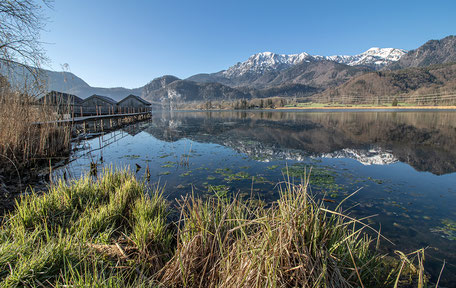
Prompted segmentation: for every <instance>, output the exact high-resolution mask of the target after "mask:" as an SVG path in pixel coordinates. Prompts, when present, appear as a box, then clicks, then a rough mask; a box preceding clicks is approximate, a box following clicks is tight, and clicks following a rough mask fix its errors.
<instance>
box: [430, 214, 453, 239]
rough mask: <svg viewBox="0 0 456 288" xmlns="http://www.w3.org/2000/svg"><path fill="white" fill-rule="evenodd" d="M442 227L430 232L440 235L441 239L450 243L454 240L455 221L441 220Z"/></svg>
mask: <svg viewBox="0 0 456 288" xmlns="http://www.w3.org/2000/svg"><path fill="white" fill-rule="evenodd" d="M441 223H442V225H440V226H438V227H436V228H433V229H431V232H433V233H438V234H440V235H441V236H442V237H443V238H446V239H448V240H451V241H455V240H456V221H454V220H451V219H443V220H442V222H441Z"/></svg>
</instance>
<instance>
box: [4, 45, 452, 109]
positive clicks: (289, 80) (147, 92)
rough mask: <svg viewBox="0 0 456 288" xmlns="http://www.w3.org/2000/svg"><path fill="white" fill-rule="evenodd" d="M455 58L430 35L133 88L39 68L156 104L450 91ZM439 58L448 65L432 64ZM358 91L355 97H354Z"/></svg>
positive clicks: (266, 56)
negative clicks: (419, 40)
mask: <svg viewBox="0 0 456 288" xmlns="http://www.w3.org/2000/svg"><path fill="white" fill-rule="evenodd" d="M454 62H456V37H455V36H448V37H446V38H444V39H441V40H430V41H428V42H426V43H425V44H424V45H422V46H421V47H419V48H417V49H415V50H412V51H406V50H403V49H397V48H376V47H374V48H371V49H368V50H367V51H365V52H363V53H360V54H357V55H333V56H320V55H310V54H308V53H305V52H303V53H300V54H291V55H284V54H276V53H272V52H262V53H258V54H255V55H252V56H250V57H249V58H248V59H247V60H245V61H244V62H239V63H236V64H234V65H233V66H231V67H229V68H227V69H226V70H222V71H219V72H215V73H206V74H196V75H193V76H190V77H188V78H187V79H179V78H177V77H175V76H171V75H165V76H162V77H158V78H156V79H153V80H152V81H150V82H149V83H147V84H145V85H144V86H142V87H138V88H135V89H127V88H122V87H117V88H101V87H91V86H90V85H88V84H87V83H86V82H85V81H84V80H82V79H81V78H79V77H77V76H76V75H74V74H73V73H70V72H55V71H50V70H43V69H41V70H40V71H41V75H43V77H42V79H44V82H45V84H46V87H47V89H48V90H49V91H51V90H57V91H62V92H67V93H71V94H75V95H78V96H80V97H82V98H85V97H88V96H90V95H92V94H100V95H106V96H110V97H112V98H114V99H116V100H119V99H121V98H123V97H125V96H126V95H128V94H136V95H140V96H142V97H143V98H145V99H147V100H149V101H151V102H153V103H155V104H165V103H166V104H170V103H179V102H205V101H212V100H214V101H219V100H223V101H232V100H235V99H250V98H266V97H274V96H279V97H280V96H285V97H291V96H293V97H301V98H302V97H314V98H315V99H320V100H321V99H327V98H331V99H332V100H334V98H336V97H338V95H347V94H353V95H357V97H359V96H363V97H367V98H369V97H374V96H375V94H376V93H377V94H378V93H380V92H379V91H381V92H382V93H392V94H396V93H413V92H415V91H416V90H418V89H422V90H423V91H427V90H429V89H431V90H433V91H447V90H448V89H452V88H454V87H453V86H455V85H454V83H453V82H454V80H453V79H454V77H453V76H454V69H455V67H453V66H452V65H451V64H449V63H454ZM439 64H446V65H443V66H439V67H433V66H432V65H439ZM429 66H431V67H429ZM417 67H421V68H417ZM423 67H424V68H423ZM13 70H15V72H16V73H15V75H20V76H16V78H11V77H10V79H11V81H10V82H13V83H14V82H17V83H23V78H24V77H28V78H30V75H27V73H28V72H27V71H26V72H23V70H21V69H20V68H16V69H13ZM18 71H19V72H18ZM0 73H1V74H4V75H5V74H6V73H7V71H5V69H3V70H2V69H0ZM24 75H25V76H24ZM384 76H385V77H384ZM380 78H382V81H380V80H378V79H380ZM423 79H424V80H423ZM390 80H391V81H390ZM393 80H394V81H393ZM421 80H423V81H421ZM414 83H415V84H414ZM401 85H402V86H403V87H402V88H401ZM404 87H405V88H404ZM430 87H431V88H430ZM442 87H444V88H442ZM372 89H373V90H372ZM360 93H362V94H360ZM328 95H329V96H328ZM322 97H323V98H322ZM357 97H354V98H353V99H352V100H354V101H356V99H358V98H357Z"/></svg>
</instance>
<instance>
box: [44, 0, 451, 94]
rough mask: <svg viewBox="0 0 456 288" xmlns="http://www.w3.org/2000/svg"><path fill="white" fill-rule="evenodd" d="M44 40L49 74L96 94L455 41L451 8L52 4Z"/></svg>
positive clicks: (417, 4) (422, 4) (418, 4)
mask: <svg viewBox="0 0 456 288" xmlns="http://www.w3.org/2000/svg"><path fill="white" fill-rule="evenodd" d="M53 6H54V7H53V9H51V10H50V9H46V14H47V17H48V18H49V23H48V24H47V27H46V31H44V32H43V33H42V37H41V38H42V41H43V42H45V43H47V44H45V47H44V48H45V49H46V51H47V56H48V57H49V59H50V60H51V63H50V67H45V68H50V69H52V70H57V71H60V70H62V68H61V65H62V64H64V63H68V64H69V67H70V71H71V72H73V73H74V74H76V75H77V76H79V77H81V78H82V79H84V80H85V81H86V82H87V83H88V84H90V85H91V86H96V87H119V86H122V87H126V88H135V87H140V86H142V85H144V84H146V83H147V82H149V81H150V80H152V79H153V78H156V77H160V76H162V75H165V74H170V75H175V76H177V77H179V78H186V77H189V76H191V75H194V74H197V73H212V72H217V71H220V70H223V69H226V68H228V67H229V66H231V65H233V64H235V63H237V62H240V61H244V60H246V59H247V58H248V57H249V56H250V55H252V54H255V53H258V52H264V51H271V52H275V53H282V54H294V53H301V52H307V53H309V54H312V55H316V54H318V55H335V54H346V55H354V54H359V53H361V52H363V51H365V50H367V49H369V48H371V47H374V46H376V47H392V48H401V49H406V50H411V49H414V48H417V47H418V46H420V45H422V44H423V43H425V42H426V41H427V40H429V39H440V38H443V37H445V36H447V35H450V34H456V32H455V31H456V29H455V28H456V19H455V18H454V11H456V2H453V1H441V3H438V5H437V4H434V5H432V4H429V2H428V1H421V0H420V1H402V2H400V3H398V2H395V1H391V0H385V1H381V2H379V1H376V2H375V1H367V2H366V1H344V2H340V1H328V0H326V1H318V2H317V1H280V2H265V1H257V0H254V1H238V0H234V1H209V0H196V1H129V2H123V1H117V0H116V1H107V0H100V1H88V0H80V1H59V0H57V1H55V2H54V5H53Z"/></svg>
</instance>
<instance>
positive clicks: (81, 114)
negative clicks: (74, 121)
mask: <svg viewBox="0 0 456 288" xmlns="http://www.w3.org/2000/svg"><path fill="white" fill-rule="evenodd" d="M80 108H81V114H80V115H79V116H81V117H82V106H80Z"/></svg>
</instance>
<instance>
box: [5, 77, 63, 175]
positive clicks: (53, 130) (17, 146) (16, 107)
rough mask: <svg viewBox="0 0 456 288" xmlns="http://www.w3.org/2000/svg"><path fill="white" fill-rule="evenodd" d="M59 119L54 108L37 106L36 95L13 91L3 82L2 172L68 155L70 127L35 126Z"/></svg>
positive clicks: (20, 168) (54, 125) (53, 125)
mask: <svg viewBox="0 0 456 288" xmlns="http://www.w3.org/2000/svg"><path fill="white" fill-rule="evenodd" d="M0 81H1V79H0ZM57 118H58V113H56V111H55V109H53V107H51V106H47V105H37V103H36V98H35V97H34V96H30V95H29V94H28V93H23V92H18V91H12V90H11V89H10V88H9V86H8V85H7V84H5V82H3V83H0V156H1V157H0V158H3V159H2V160H1V161H0V169H5V170H6V171H10V170H12V169H14V167H16V169H17V170H19V171H20V170H22V169H24V168H27V167H30V166H31V165H33V164H35V163H37V161H48V159H51V158H54V157H58V156H62V155H65V154H66V153H68V151H69V147H70V140H71V135H70V128H69V127H63V126H58V125H56V124H44V125H35V124H34V123H36V122H43V121H52V120H55V119H57Z"/></svg>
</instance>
